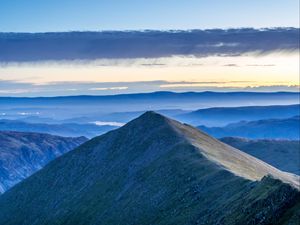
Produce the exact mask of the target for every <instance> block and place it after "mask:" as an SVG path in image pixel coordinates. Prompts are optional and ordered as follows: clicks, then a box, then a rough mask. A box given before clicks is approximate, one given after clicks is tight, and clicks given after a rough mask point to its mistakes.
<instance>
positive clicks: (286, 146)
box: [220, 137, 300, 175]
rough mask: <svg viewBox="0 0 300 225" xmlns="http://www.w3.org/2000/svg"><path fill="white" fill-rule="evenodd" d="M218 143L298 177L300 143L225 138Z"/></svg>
mask: <svg viewBox="0 0 300 225" xmlns="http://www.w3.org/2000/svg"><path fill="white" fill-rule="evenodd" d="M220 141H222V142H224V143H226V144H228V145H231V146H232V147H234V148H237V149H240V150H242V151H243V152H246V153H248V154H249V155H252V156H254V157H256V158H258V159H261V160H263V161H265V162H267V163H268V164H270V165H272V166H274V167H276V168H278V169H280V170H282V171H286V172H290V173H295V174H297V175H300V141H299V140H297V141H290V140H274V139H258V140H250V139H246V138H234V137H225V138H221V139H220Z"/></svg>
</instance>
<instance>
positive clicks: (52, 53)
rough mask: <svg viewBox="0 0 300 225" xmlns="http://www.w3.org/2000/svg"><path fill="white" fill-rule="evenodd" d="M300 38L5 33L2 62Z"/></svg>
mask: <svg viewBox="0 0 300 225" xmlns="http://www.w3.org/2000/svg"><path fill="white" fill-rule="evenodd" d="M298 38H299V29H298V28H272V29H252V28H241V29H228V30H222V29H211V30H189V31H151V30H150V31H147V30H146V31H103V32H62V33H0V62H2V63H3V62H4V63H8V62H34V61H47V60H54V61H56V60H95V59H124V58H126V59H128V58H158V57H170V56H176V55H178V56H195V57H207V56H213V55H214V56H239V55H242V54H247V53H256V54H266V53H269V52H274V51H276V52H278V51H280V52H291V51H298V50H299V40H298ZM145 66H146V64H145Z"/></svg>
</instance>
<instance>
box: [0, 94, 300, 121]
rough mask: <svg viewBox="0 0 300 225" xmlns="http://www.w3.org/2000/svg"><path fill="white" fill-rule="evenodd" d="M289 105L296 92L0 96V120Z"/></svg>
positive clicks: (295, 99) (294, 102) (293, 102)
mask: <svg viewBox="0 0 300 225" xmlns="http://www.w3.org/2000/svg"><path fill="white" fill-rule="evenodd" d="M291 104H299V92H209V91H207V92H183V93H176V92H167V91H165V92H153V93H136V94H120V95H106V96H105V95H103V96H65V97H63V96H61V97H35V98H33V97H32V98H26V97H0V117H1V118H2V119H18V118H19V117H20V115H39V116H40V117H48V118H52V119H55V120H64V119H68V118H75V117H82V116H83V117H86V116H90V115H92V116H95V115H97V116H98V117H101V116H102V115H106V114H109V113H115V112H132V111H147V110H156V111H157V110H174V109H181V110H198V109H204V108H211V107H240V106H254V105H255V106H267V105H291ZM273 113H274V112H273ZM11 115H15V116H18V118H12V117H11ZM8 116H10V118H8ZM291 116H293V115H291ZM23 117H24V116H23ZM177 119H178V118H177ZM261 119H262V118H261ZM186 122H188V121H186ZM195 125H197V126H198V125H203V124H201V123H197V124H195Z"/></svg>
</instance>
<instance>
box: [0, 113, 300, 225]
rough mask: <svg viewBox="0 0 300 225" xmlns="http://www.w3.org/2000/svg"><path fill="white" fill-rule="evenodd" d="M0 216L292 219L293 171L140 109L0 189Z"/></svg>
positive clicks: (295, 203) (140, 220) (298, 204)
mask: <svg viewBox="0 0 300 225" xmlns="http://www.w3.org/2000/svg"><path fill="white" fill-rule="evenodd" d="M0 208H1V210H0V224H6V225H15V224H22V225H27V224H28V225H37V224H38V225H43V224H56V225H58V224H64V225H74V224H78V225H81V224H82V225H83V224H84V225H88V224H243V225H247V224H297V221H298V218H299V216H300V211H299V209H300V192H299V177H298V176H296V175H293V174H289V173H286V172H282V171H280V170H278V169H276V168H274V167H272V166H270V165H269V164H267V163H264V162H263V161H261V160H259V159H256V158H254V157H252V156H250V155H248V154H246V153H244V152H242V151H239V150H237V149H235V148H232V147H230V146H228V145H226V144H224V143H222V142H220V141H218V140H216V139H214V138H212V137H210V136H209V135H207V134H205V133H203V132H201V131H200V130H198V129H196V128H193V127H191V126H189V125H185V124H182V123H179V122H177V121H174V120H171V119H168V118H166V117H164V116H161V115H159V114H156V113H154V112H147V113H145V114H143V115H142V116H140V117H139V118H137V119H135V120H133V121H131V122H129V123H128V124H126V125H125V126H123V127H121V128H119V129H116V130H113V131H110V132H108V133H106V134H104V135H101V136H99V137H96V138H93V139H91V140H90V141H87V142H86V143H84V144H83V145H81V146H80V147H78V148H76V149H75V150H73V151H70V152H68V153H66V154H64V155H63V156H61V157H59V158H57V159H56V160H54V161H52V162H50V163H49V164H48V165H47V166H45V167H44V168H43V169H41V170H40V171H38V172H37V173H35V174H33V175H32V176H30V177H29V178H27V179H25V180H24V181H23V182H21V183H19V184H17V185H16V186H15V187H13V188H12V189H10V190H9V191H7V192H6V193H4V194H3V195H2V196H0Z"/></svg>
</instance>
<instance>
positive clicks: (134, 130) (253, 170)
mask: <svg viewBox="0 0 300 225" xmlns="http://www.w3.org/2000/svg"><path fill="white" fill-rule="evenodd" d="M124 129H126V132H129V133H131V134H135V135H134V136H135V137H138V136H139V135H141V136H142V137H140V136H139V137H138V138H140V139H143V138H144V137H150V135H154V134H155V135H156V136H158V137H159V138H160V139H163V138H166V139H170V138H171V137H173V138H174V142H175V139H176V141H179V142H185V143H188V144H189V145H190V146H193V147H195V148H196V149H198V153H199V154H201V155H203V156H205V157H206V158H207V159H208V160H210V161H212V162H214V163H216V164H217V165H219V166H221V167H223V168H225V169H226V170H228V171H230V172H231V173H233V174H235V175H238V176H241V177H244V178H246V179H249V180H261V179H262V178H263V177H264V176H267V175H270V176H272V177H274V178H277V179H280V180H282V181H283V182H285V183H289V184H291V185H292V186H294V187H297V188H298V189H299V182H298V179H299V177H298V176H296V175H293V174H289V173H286V172H282V171H280V170H278V169H276V168H274V167H272V166H271V165H269V164H267V163H265V162H263V161H261V160H259V159H257V158H255V157H252V156H251V155H248V154H246V153H244V152H242V151H240V150H238V149H235V148H233V147H231V146H229V145H227V144H224V143H222V142H220V141H219V140H217V139H215V138H213V137H211V136H209V135H208V134H206V133H204V132H203V131H201V130H199V129H196V128H194V127H192V126H190V125H187V124H183V123H180V122H178V121H175V120H172V119H170V118H168V117H165V116H163V115H161V114H159V113H156V112H154V111H148V112H145V113H144V114H142V115H141V116H140V117H138V118H136V119H134V120H133V121H131V122H129V123H128V124H127V125H125V126H124Z"/></svg>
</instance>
